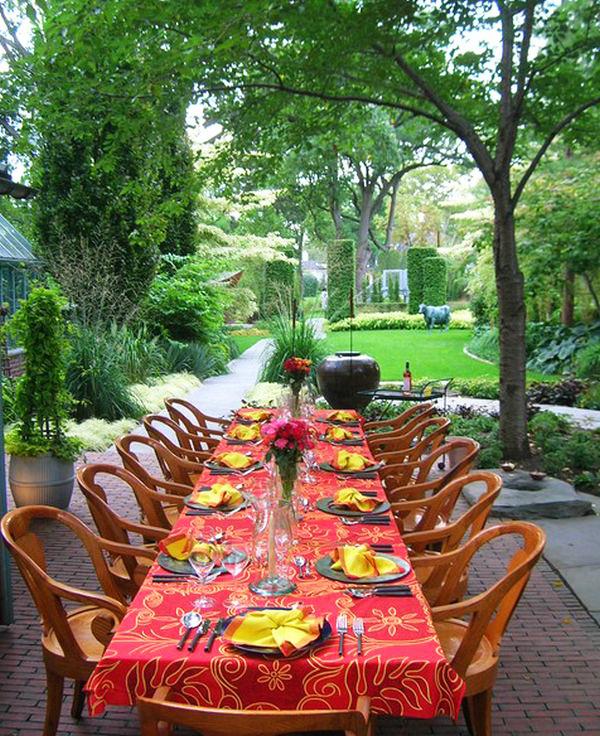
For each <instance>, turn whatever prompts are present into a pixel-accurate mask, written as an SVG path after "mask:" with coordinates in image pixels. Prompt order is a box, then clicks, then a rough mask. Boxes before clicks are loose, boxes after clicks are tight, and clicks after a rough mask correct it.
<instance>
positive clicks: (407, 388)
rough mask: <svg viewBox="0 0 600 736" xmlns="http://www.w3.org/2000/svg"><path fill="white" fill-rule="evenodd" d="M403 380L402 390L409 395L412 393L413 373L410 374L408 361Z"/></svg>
mask: <svg viewBox="0 0 600 736" xmlns="http://www.w3.org/2000/svg"><path fill="white" fill-rule="evenodd" d="M402 378H403V381H402V390H403V391H404V392H405V393H407V394H409V393H410V392H411V391H412V373H411V372H410V368H409V366H408V361H406V369H405V370H404V373H403V376H402Z"/></svg>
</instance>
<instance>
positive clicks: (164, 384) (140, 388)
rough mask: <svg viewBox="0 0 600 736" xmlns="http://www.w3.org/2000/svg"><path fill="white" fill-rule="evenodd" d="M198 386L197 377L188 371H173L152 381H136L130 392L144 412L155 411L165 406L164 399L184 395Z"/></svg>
mask: <svg viewBox="0 0 600 736" xmlns="http://www.w3.org/2000/svg"><path fill="white" fill-rule="evenodd" d="M198 386H200V381H199V380H198V378H197V377H196V376H194V375H192V374H190V373H173V374H170V375H167V376H162V377H161V378H159V379H157V380H155V381H153V382H152V383H149V384H148V383H136V384H134V385H133V386H130V390H131V394H132V396H134V397H135V399H136V401H138V402H139V403H140V405H141V406H143V407H144V411H146V412H151V413H153V412H157V411H161V410H163V409H164V408H165V399H168V398H171V397H173V396H185V394H188V393H189V392H190V391H192V390H193V389H195V388H198Z"/></svg>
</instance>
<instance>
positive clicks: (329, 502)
mask: <svg viewBox="0 0 600 736" xmlns="http://www.w3.org/2000/svg"><path fill="white" fill-rule="evenodd" d="M317 508H318V509H319V510H320V511H324V512H325V513H326V514H333V515H334V516H348V517H358V516H364V515H365V514H368V515H369V516H370V515H372V514H385V512H386V511H389V510H390V504H389V501H380V502H379V505H378V506H375V508H374V509H373V511H352V510H351V509H347V508H344V506H336V505H335V504H334V503H333V498H331V496H329V497H327V498H320V499H319V500H318V501H317Z"/></svg>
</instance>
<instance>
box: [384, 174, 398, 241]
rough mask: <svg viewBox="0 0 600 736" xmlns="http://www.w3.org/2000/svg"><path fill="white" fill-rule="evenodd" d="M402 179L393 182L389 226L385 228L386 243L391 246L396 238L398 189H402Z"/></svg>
mask: <svg viewBox="0 0 600 736" xmlns="http://www.w3.org/2000/svg"><path fill="white" fill-rule="evenodd" d="M400 181H401V179H395V180H394V183H393V184H392V194H391V197H390V212H389V214H388V221H387V227H386V229H385V245H386V248H389V247H390V246H391V245H392V240H393V238H394V224H395V221H396V202H397V201H398V189H400Z"/></svg>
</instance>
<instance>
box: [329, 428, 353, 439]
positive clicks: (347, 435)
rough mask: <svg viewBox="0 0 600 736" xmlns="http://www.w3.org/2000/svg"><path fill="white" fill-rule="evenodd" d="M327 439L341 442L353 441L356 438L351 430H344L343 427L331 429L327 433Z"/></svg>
mask: <svg viewBox="0 0 600 736" xmlns="http://www.w3.org/2000/svg"><path fill="white" fill-rule="evenodd" d="M325 437H326V438H327V439H328V440H336V441H337V442H340V441H341V440H351V439H353V438H354V435H353V434H352V432H351V431H350V430H349V429H344V428H343V427H329V429H328V430H327V432H325Z"/></svg>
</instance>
